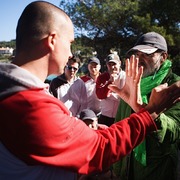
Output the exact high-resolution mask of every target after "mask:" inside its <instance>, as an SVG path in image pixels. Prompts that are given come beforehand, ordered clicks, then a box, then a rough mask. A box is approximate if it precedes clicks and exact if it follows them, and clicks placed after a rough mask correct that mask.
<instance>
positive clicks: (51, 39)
mask: <svg viewBox="0 0 180 180" xmlns="http://www.w3.org/2000/svg"><path fill="white" fill-rule="evenodd" d="M56 42H57V34H56V33H51V34H49V35H48V40H47V43H48V46H49V48H50V49H51V50H54V47H55V45H56Z"/></svg>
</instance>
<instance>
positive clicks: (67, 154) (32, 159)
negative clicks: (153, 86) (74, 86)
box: [0, 91, 156, 174]
mask: <svg viewBox="0 0 180 180" xmlns="http://www.w3.org/2000/svg"><path fill="white" fill-rule="evenodd" d="M25 97H28V98H25ZM17 99H18V102H19V103H18V104H17V103H16V100H17ZM4 103H7V104H8V106H3V104H1V108H0V112H1V114H2V116H1V118H2V119H5V121H1V126H0V132H1V140H2V142H3V144H4V145H5V146H6V147H7V149H9V150H10V151H11V152H12V153H13V154H14V155H15V156H17V157H18V158H19V159H21V160H23V161H24V162H26V163H27V164H28V165H38V164H44V165H50V166H56V167H61V168H66V169H69V170H72V171H76V172H79V173H83V174H84V173H90V172H93V171H98V170H102V169H104V168H107V167H109V166H110V165H111V164H112V163H114V162H115V161H117V160H119V159H121V158H122V157H124V156H125V155H127V154H128V153H130V151H131V150H132V149H133V148H134V147H135V146H137V145H138V144H139V143H140V142H142V141H143V139H144V137H145V136H146V134H147V133H150V132H152V131H154V130H156V125H155V123H154V121H153V120H152V119H151V117H150V115H149V113H148V112H147V111H145V110H141V111H140V112H139V113H137V114H132V115H131V116H130V117H129V118H127V119H125V120H123V121H120V122H118V123H116V124H113V125H112V126H111V127H109V128H107V129H104V130H97V131H94V130H92V129H90V128H89V127H88V126H86V125H85V123H83V122H82V121H81V120H78V119H77V118H74V117H70V115H69V111H68V110H67V108H66V107H65V106H64V104H63V103H61V102H60V101H59V100H57V99H56V98H53V97H50V96H49V95H45V94H44V95H43V94H40V93H33V92H31V91H29V92H28V91H24V92H22V93H19V94H17V95H16V96H12V97H11V98H8V100H6V101H4ZM21 104H23V106H21ZM6 108H10V109H12V112H11V113H5V112H8V111H7V109H6ZM12 119H13V121H12ZM9 124H10V125H9Z"/></svg>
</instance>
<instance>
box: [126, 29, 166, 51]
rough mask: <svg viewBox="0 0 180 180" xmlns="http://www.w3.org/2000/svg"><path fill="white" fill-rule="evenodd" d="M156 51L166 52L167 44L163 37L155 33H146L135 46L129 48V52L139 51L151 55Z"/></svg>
mask: <svg viewBox="0 0 180 180" xmlns="http://www.w3.org/2000/svg"><path fill="white" fill-rule="evenodd" d="M158 49H160V50H162V51H165V52H167V43H166V40H165V38H164V37H163V36H161V35H160V34H158V33H156V32H148V33H146V34H143V35H142V36H141V37H140V38H139V39H138V41H137V42H136V44H135V46H134V47H133V48H131V49H130V50H129V51H128V52H130V51H141V52H144V53H146V54H151V53H154V52H155V51H157V50H158Z"/></svg>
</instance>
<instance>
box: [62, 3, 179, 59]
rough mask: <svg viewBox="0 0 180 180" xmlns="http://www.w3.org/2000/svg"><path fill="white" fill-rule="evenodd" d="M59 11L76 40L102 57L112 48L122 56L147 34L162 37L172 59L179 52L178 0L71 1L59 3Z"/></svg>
mask: <svg viewBox="0 0 180 180" xmlns="http://www.w3.org/2000/svg"><path fill="white" fill-rule="evenodd" d="M60 7H61V8H63V9H64V10H65V11H66V12H67V14H69V16H70V17H71V19H72V21H73V23H74V25H75V29H76V36H78V37H81V36H82V35H83V36H86V37H88V38H89V39H90V40H91V41H90V42H91V43H90V45H91V46H92V47H93V48H95V50H96V51H97V52H98V53H100V54H102V55H103V54H106V53H108V52H109V49H111V48H115V49H116V50H117V51H118V52H119V53H121V55H124V54H125V52H126V51H127V50H128V49H129V48H130V47H131V46H132V45H133V44H134V42H135V41H136V39H137V37H139V36H140V35H141V34H142V33H145V32H148V31H156V32H159V33H160V34H162V35H163V36H165V38H166V39H167V42H168V45H169V46H170V47H171V48H170V50H171V49H172V50H173V51H172V53H173V54H172V55H177V52H179V50H180V47H179V46H178V45H179V44H180V43H179V40H180V37H179V32H180V19H179V18H178V17H179V13H180V8H179V7H180V1H179V0H171V1H169V0H136V1H135V0H113V1H111V0H80V1H75V0H74V1H72V2H71V3H70V2H67V1H61V3H60ZM171 9H173V11H172V10H171ZM84 45H85V46H86V44H84ZM175 49H176V52H175ZM170 54H171V52H170Z"/></svg>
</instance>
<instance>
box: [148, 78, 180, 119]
mask: <svg viewBox="0 0 180 180" xmlns="http://www.w3.org/2000/svg"><path fill="white" fill-rule="evenodd" d="M179 101H180V81H177V82H176V83H174V84H172V85H171V86H169V87H168V85H167V83H165V84H161V85H159V86H157V87H156V88H154V89H153V90H152V93H151V96H150V99H149V103H148V105H147V106H146V107H145V108H146V109H147V110H148V111H149V112H150V113H154V116H158V115H159V114H160V113H162V112H163V111H165V110H166V109H168V108H170V107H171V106H172V105H173V104H175V103H177V102H179ZM154 118H155V117H154Z"/></svg>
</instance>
